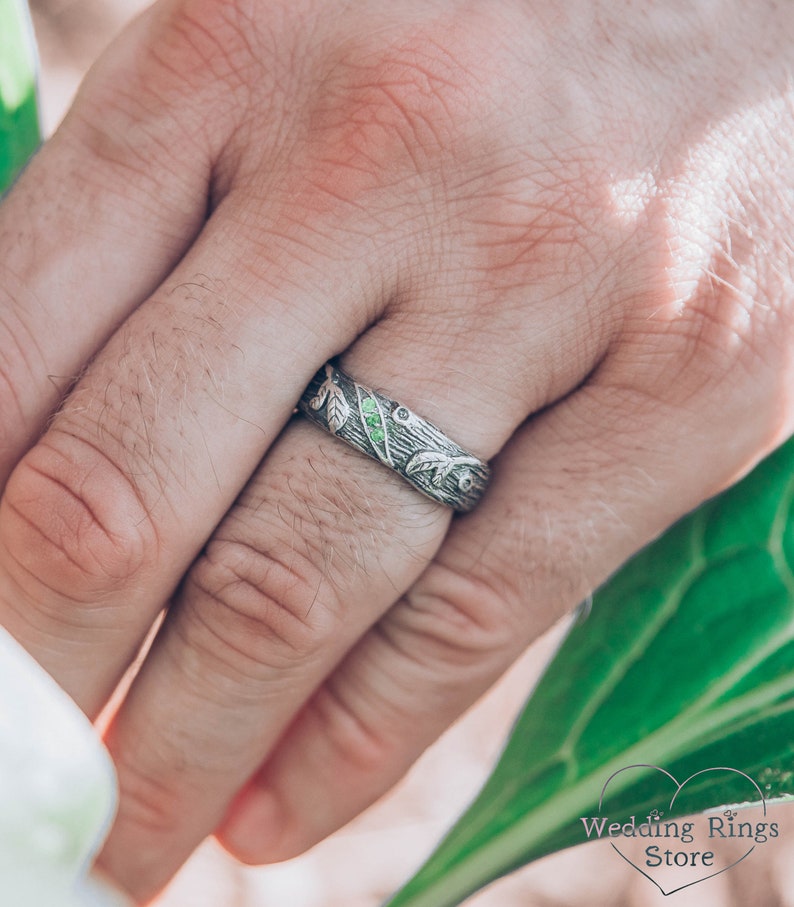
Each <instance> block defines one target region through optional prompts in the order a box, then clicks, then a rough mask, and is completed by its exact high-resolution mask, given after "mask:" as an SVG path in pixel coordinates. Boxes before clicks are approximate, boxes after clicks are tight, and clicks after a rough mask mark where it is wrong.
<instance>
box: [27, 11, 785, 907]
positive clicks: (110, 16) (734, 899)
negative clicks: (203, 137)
mask: <svg viewBox="0 0 794 907" xmlns="http://www.w3.org/2000/svg"><path fill="white" fill-rule="evenodd" d="M329 3H332V0H329ZM144 5H146V4H144V3H142V2H141V0H34V2H33V4H32V13H33V19H34V26H35V30H36V35H37V39H38V42H39V48H40V55H41V105H42V118H43V123H44V128H45V131H46V132H47V133H48V134H49V133H51V132H52V131H53V130H54V129H55V127H56V126H57V124H58V122H59V121H60V119H61V118H62V116H63V114H64V112H65V111H66V109H67V108H68V105H69V103H70V101H71V99H72V97H73V96H74V93H75V91H76V89H77V86H78V85H79V83H80V80H81V78H82V76H83V74H84V72H85V71H86V69H87V68H88V67H89V66H90V65H91V63H92V61H93V60H94V59H95V58H96V56H97V55H98V54H99V53H100V52H101V51H102V49H103V48H104V47H105V46H106V45H107V43H108V42H109V41H110V39H111V38H112V36H113V35H114V34H115V33H116V32H117V31H118V30H120V29H121V28H122V27H123V26H124V23H125V22H127V21H128V20H129V19H130V18H131V17H132V16H134V15H135V13H136V12H137V11H138V10H140V9H142V8H143V6H144ZM559 635H560V629H559V628H557V629H556V630H555V631H552V633H550V634H549V635H548V636H547V637H546V638H545V639H543V640H541V641H539V643H537V644H536V645H535V646H534V647H533V648H532V649H531V650H530V651H529V652H528V653H527V654H526V656H525V657H524V658H523V659H522V660H521V662H520V663H518V664H517V665H516V666H515V667H514V669H513V670H512V671H511V672H510V673H509V674H508V676H506V677H505V678H504V679H503V681H502V682H501V684H499V685H498V686H497V688H495V689H494V690H493V691H492V692H491V693H490V694H489V695H488V696H487V697H486V698H485V699H484V700H482V701H481V702H480V703H479V704H478V705H477V706H476V707H475V708H474V709H472V710H471V711H470V713H469V714H468V715H467V716H465V718H464V719H463V720H462V721H460V722H459V723H458V724H457V726H455V727H454V728H453V729H452V730H451V731H450V732H449V733H447V734H446V735H445V737H444V738H443V739H442V740H441V741H440V742H439V743H438V744H437V745H436V746H435V747H433V748H432V749H431V750H430V751H428V753H427V754H426V755H425V756H424V758H423V759H422V760H420V762H419V763H418V764H417V766H416V767H415V768H414V769H413V770H412V771H411V773H410V774H409V775H408V777H407V778H406V779H405V780H404V781H403V782H402V783H401V784H400V785H399V786H398V788H397V789H396V790H395V791H394V792H393V793H392V794H390V795H389V796H388V797H386V798H385V799H384V800H383V801H382V802H380V803H378V804H376V806H375V807H373V808H372V809H370V810H369V811H368V812H367V813H366V814H365V815H364V816H362V817H360V818H359V819H358V820H356V821H355V822H353V823H351V824H350V825H349V826H347V827H346V828H344V829H342V830H341V831H340V832H339V833H337V834H336V835H335V836H333V837H332V838H330V839H329V840H328V841H326V842H324V843H323V844H321V845H319V846H318V847H316V848H314V850H312V851H311V852H310V853H308V854H306V855H305V856H303V857H300V858H298V859H296V860H292V861H290V862H288V863H285V864H281V865H278V866H272V867H264V868H261V869H254V868H246V867H242V866H239V865H238V864H236V863H235V862H234V861H233V860H232V859H231V858H230V857H228V856H227V855H226V854H225V853H224V852H223V851H222V850H221V849H220V848H219V847H218V846H217V845H214V844H213V843H212V842H208V843H207V844H206V845H204V847H203V848H201V850H200V851H199V852H198V853H197V854H196V855H195V857H194V858H193V859H192V860H191V861H190V863H189V864H188V865H187V866H186V867H185V869H184V870H183V871H182V873H181V874H180V875H179V876H178V877H177V879H176V880H175V881H174V883H173V884H172V885H171V886H170V887H169V889H168V890H167V891H166V892H164V894H163V895H162V897H161V898H160V899H159V900H158V902H157V907H378V905H379V904H380V903H382V901H383V900H384V899H385V898H386V896H387V895H388V894H389V892H391V891H393V890H394V889H395V888H397V887H399V885H400V883H401V882H403V881H405V880H406V879H407V878H408V877H409V875H410V874H411V872H412V871H413V870H414V869H415V868H416V867H417V866H418V865H419V863H420V862H421V861H422V860H423V858H424V857H425V856H427V855H428V854H429V852H430V850H431V848H432V846H433V844H434V842H436V841H437V840H438V839H439V837H440V836H441V835H442V834H443V832H444V830H445V829H446V828H448V827H449V825H450V824H451V823H452V821H453V820H454V818H455V817H456V816H457V815H458V814H459V812H460V811H461V810H462V809H463V808H464V806H465V805H466V804H467V802H468V801H469V800H470V799H471V798H472V797H473V796H474V794H475V793H476V791H477V789H478V788H479V786H480V784H481V783H482V781H483V780H484V779H485V777H486V775H487V773H488V771H489V768H490V766H491V765H492V763H493V760H494V758H495V756H496V755H497V753H498V751H499V749H500V747H501V743H502V740H503V739H504V736H505V734H506V733H507V731H508V730H509V727H510V724H511V722H512V721H513V718H514V716H515V714H516V712H517V711H518V708H519V706H520V704H521V702H522V701H523V699H524V697H525V696H526V694H527V692H528V691H529V690H530V689H531V686H532V684H533V683H534V681H535V679H536V677H537V675H538V673H539V671H540V670H541V668H542V665H543V664H544V662H545V661H546V659H547V658H548V657H549V654H550V653H551V652H552V651H553V648H554V645H555V643H556V640H557V639H558V638H559ZM773 809H775V808H774V807H773ZM793 811H794V808H790V809H789V810H788V813H791V812H793ZM772 818H773V819H774V820H777V821H781V822H782V821H783V819H784V818H786V819H787V821H786V823H785V828H784V830H783V833H782V835H781V838H780V839H779V841H778V842H774V843H770V844H768V845H767V846H766V847H765V848H764V851H763V856H762V855H760V854H753V855H751V857H750V858H748V859H747V860H745V861H744V863H742V864H741V865H740V866H738V867H736V868H734V869H731V870H730V871H729V872H727V873H725V874H723V875H721V876H718V877H716V878H714V879H711V880H709V881H706V882H703V883H701V884H698V885H696V886H694V887H693V888H690V889H687V890H684V891H681V892H679V893H677V894H675V895H673V896H672V897H673V898H674V905H673V907H690V905H693V907H694V905H695V904H697V905H700V907H746V905H748V904H752V905H754V907H794V860H793V859H792V856H794V821H792V820H791V818H787V811H786V810H785V809H782V808H779V807H778V808H777V812H776V813H775V814H773V815H772ZM787 842H790V843H787ZM468 904H469V905H470V907H585V905H587V907H601V905H603V907H607V905H609V907H661V905H662V904H664V905H665V907H669V905H670V899H668V898H665V897H663V896H662V895H661V893H660V892H658V891H657V890H656V889H655V888H654V887H653V885H652V884H651V883H650V882H649V881H648V880H647V879H646V878H644V877H643V876H641V875H640V874H639V873H638V872H637V871H636V870H634V869H633V868H632V867H630V866H629V865H628V864H626V863H624V862H623V861H622V860H621V859H620V858H619V857H618V856H617V855H616V854H615V853H614V851H612V849H611V848H610V847H609V845H608V844H607V843H606V842H604V844H600V843H595V844H588V845H586V846H582V847H578V848H575V849H573V850H569V851H567V852H565V853H562V854H558V855H556V856H553V857H549V858H547V859H545V860H541V861H539V862H538V863H536V864H534V865H533V866H530V867H528V868H526V869H524V870H522V871H520V872H518V873H516V874H514V875H513V876H511V877H509V878H507V879H504V880H502V881H500V882H497V883H496V884H494V885H493V886H491V887H490V888H488V889H487V890H485V891H484V892H482V893H480V894H479V895H477V896H476V897H474V898H472V899H471V900H470V901H469V902H468Z"/></svg>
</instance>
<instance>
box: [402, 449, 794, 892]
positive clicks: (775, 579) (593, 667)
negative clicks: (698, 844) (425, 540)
mask: <svg viewBox="0 0 794 907" xmlns="http://www.w3.org/2000/svg"><path fill="white" fill-rule="evenodd" d="M793 502H794V440H792V441H789V442H788V443H787V444H785V445H784V446H783V447H781V448H780V449H778V450H777V451H776V452H775V453H774V454H773V455H772V456H770V457H769V458H768V459H766V460H765V461H764V462H763V463H761V464H760V465H759V466H758V467H757V468H756V469H755V470H754V471H753V472H752V473H751V474H750V475H749V476H748V477H746V478H745V479H744V480H743V481H742V482H740V483H739V484H738V485H736V486H734V487H733V488H732V489H729V490H728V491H726V492H724V493H723V494H722V495H720V496H719V497H717V498H715V499H713V500H711V501H709V502H707V503H706V504H704V505H703V506H702V507H701V508H700V509H699V510H697V511H695V512H694V513H693V514H691V515H690V516H688V517H686V518H685V519H683V520H681V521H680V522H679V523H677V524H676V525H675V526H674V527H673V528H672V529H670V530H669V531H668V532H667V533H666V534H665V535H663V536H662V537H661V538H660V539H658V540H657V541H656V542H654V543H653V544H652V545H650V546H649V547H648V548H646V549H645V550H644V551H642V552H641V553H640V554H638V555H637V556H636V557H635V558H633V559H632V560H631V561H629V563H628V564H626V565H625V566H624V567H623V568H622V569H621V570H620V571H619V572H618V573H617V574H616V575H615V576H614V577H612V579H611V580H610V581H609V582H608V583H607V584H606V585H605V586H604V587H603V588H602V589H601V590H599V592H598V593H597V594H596V596H595V597H594V603H593V610H592V613H591V615H590V617H589V618H588V619H586V620H585V621H582V622H580V623H578V624H577V625H575V626H574V627H573V628H572V630H571V631H570V633H569V635H568V637H567V638H566V640H565V642H564V643H563V644H562V646H561V647H560V649H559V651H558V652H557V655H556V656H555V658H554V659H553V660H552V662H551V664H550V665H549V666H548V668H547V670H546V672H545V674H544V676H543V677H542V678H541V681H540V682H539V684H538V686H537V688H536V689H535V691H534V693H533V695H532V696H531V697H530V699H529V701H528V702H527V704H526V706H525V707H524V711H523V712H522V714H521V716H520V717H519V719H518V722H517V724H516V726H515V728H514V730H513V733H512V735H511V737H510V740H509V742H508V744H507V746H506V748H505V750H504V752H503V754H502V757H501V759H500V761H499V763H498V765H497V766H496V768H495V769H494V771H493V774H492V775H491V777H490V779H489V780H488V781H487V783H486V785H485V787H484V788H483V790H482V791H481V792H480V794H479V796H478V797H477V798H476V800H475V801H474V803H473V804H472V805H471V806H470V807H469V809H468V811H467V812H466V813H465V814H464V816H463V817H462V818H461V819H460V820H459V821H458V823H457V824H456V825H455V827H454V828H453V829H452V831H451V832H450V833H449V834H448V836H447V837H446V838H445V839H444V841H442V843H441V844H440V846H439V847H438V849H437V850H436V852H435V853H434V854H433V855H432V857H431V858H430V860H429V861H428V862H427V863H426V864H425V866H424V867H422V869H420V871H419V872H418V874H417V875H416V876H415V877H414V878H413V879H412V880H411V881H410V882H409V883H408V884H407V885H406V886H405V888H403V889H402V890H401V891H400V892H398V893H397V894H396V895H395V896H394V898H392V900H390V901H389V902H388V907H452V905H455V904H459V903H460V902H461V901H462V900H464V899H465V898H466V897H468V896H469V895H470V894H472V893H473V892H474V891H476V890H477V889H479V888H481V887H482V886H483V885H485V884H487V883H488V882H490V881H492V880H493V879H495V878H497V877H498V876H501V875H504V874H505V873H507V872H510V871H512V870H513V869H516V868H517V867H519V866H521V865H523V864H524V863H528V862H530V861H532V860H535V859H537V858H538V857H541V856H544V855H545V854H548V853H551V852H553V851H556V850H561V849H563V848H565V847H570V846H572V845H575V844H579V843H582V842H583V841H585V840H586V836H585V833H584V830H583V826H582V823H581V821H580V817H582V816H597V815H598V814H599V798H600V797H601V793H602V790H603V788H604V785H605V783H606V782H607V779H609V778H610V776H611V775H612V774H613V773H615V772H620V770H621V769H624V768H626V767H627V766H637V765H645V766H648V765H650V766H661V767H663V768H664V769H665V770H667V771H669V772H670V773H671V774H672V775H673V776H675V778H676V779H678V780H679V781H682V782H683V781H684V780H685V779H687V778H688V777H689V776H690V775H693V774H695V773H697V772H703V774H701V775H699V776H698V777H697V778H695V779H693V780H692V781H691V782H689V783H688V784H687V785H686V797H685V798H683V797H682V798H681V801H682V802H681V803H680V805H676V806H675V807H674V808H673V809H672V810H670V811H669V812H668V814H667V816H666V818H673V817H674V816H676V815H682V814H692V813H695V812H698V811H703V810H706V809H711V808H715V807H718V806H720V805H722V804H726V803H737V804H738V803H744V802H747V801H748V800H752V799H755V800H756V801H757V802H758V801H760V798H759V797H758V796H755V797H753V794H752V791H750V792H749V793H748V790H749V787H748V782H747V779H745V778H742V777H741V776H740V775H738V774H733V775H732V776H731V777H727V773H726V772H723V773H715V772H711V773H709V772H705V771H703V770H704V769H708V768H712V767H715V766H729V767H731V768H733V769H737V770H738V771H740V772H745V773H746V774H747V775H749V776H750V777H751V778H752V779H754V780H756V781H758V783H759V784H760V785H761V786H762V790H763V796H764V799H765V800H767V801H768V800H771V799H786V798H789V797H791V796H792V795H794V772H792V767H794V572H792V571H793V570H794V519H792V506H793ZM731 778H732V779H733V780H731ZM670 785H671V782H670V781H669V779H668V778H666V777H665V776H664V775H663V774H661V773H660V772H658V771H654V770H653V769H650V768H643V769H632V770H631V771H626V772H621V773H620V774H619V775H617V776H616V777H615V778H614V779H613V780H612V781H611V782H610V784H609V816H610V820H612V819H619V820H620V821H625V820H626V819H628V817H629V816H631V815H633V814H636V815H637V816H638V817H639V816H645V815H647V810H650V809H652V808H654V807H655V806H658V805H660V804H661V803H667V802H669V799H670ZM673 789H675V786H674V785H673Z"/></svg>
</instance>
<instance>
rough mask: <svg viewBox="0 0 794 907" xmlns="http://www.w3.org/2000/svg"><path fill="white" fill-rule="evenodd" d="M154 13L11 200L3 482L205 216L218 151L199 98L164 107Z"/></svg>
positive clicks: (6, 227)
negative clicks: (147, 71)
mask: <svg viewBox="0 0 794 907" xmlns="http://www.w3.org/2000/svg"><path fill="white" fill-rule="evenodd" d="M150 18H151V15H148V16H145V17H144V18H143V19H142V20H141V21H140V22H139V23H137V25H136V27H135V28H134V29H133V30H131V32H130V33H129V34H127V35H125V37H124V39H123V40H122V41H120V42H118V43H117V44H116V45H115V47H114V49H113V51H112V52H111V55H110V56H109V57H107V58H106V59H105V62H104V63H103V64H102V65H101V66H100V67H99V70H98V71H97V72H95V73H94V74H93V75H92V76H91V77H90V78H89V80H88V82H87V83H86V85H85V86H84V87H83V89H82V91H81V93H80V96H79V98H78V100H77V103H76V105H75V107H74V109H73V111H72V112H71V114H70V115H69V116H68V118H67V120H66V121H65V123H64V124H63V125H62V127H61V128H60V129H59V131H58V132H57V133H56V135H55V136H54V137H53V139H52V140H51V141H50V142H48V143H47V144H46V145H45V146H44V147H43V148H42V149H41V151H40V152H39V153H38V154H37V155H36V157H35V158H34V160H33V161H32V163H31V164H30V165H29V167H28V168H27V170H26V171H25V172H24V173H23V175H22V177H21V178H20V179H19V181H18V183H17V185H16V186H15V187H14V189H13V191H12V192H11V193H10V194H9V195H8V197H7V198H6V199H4V201H3V204H2V206H0V350H2V355H0V486H1V485H2V483H4V481H5V479H6V478H7V476H8V474H9V472H10V469H11V467H12V466H13V464H14V462H15V461H16V460H17V459H18V458H19V456H20V455H21V453H22V452H23V451H24V449H25V448H26V447H27V446H28V445H29V444H30V443H31V441H32V440H33V439H34V438H35V436H37V435H38V433H39V432H40V430H41V428H42V426H43V424H44V422H45V420H46V419H47V417H48V416H49V415H50V413H51V412H52V410H53V409H54V407H55V405H56V404H57V402H58V401H59V399H60V397H61V396H62V394H63V393H64V391H65V390H66V389H67V388H68V387H69V386H70V385H71V384H72V383H73V382H74V380H75V378H76V376H77V375H78V373H79V372H80V370H81V369H82V367H83V365H84V363H85V362H86V361H87V360H88V359H89V358H90V357H91V355H92V354H93V353H94V352H95V351H96V350H97V349H99V348H100V347H101V346H102V344H103V343H104V341H105V340H106V339H107V337H108V336H109V335H110V333H111V332H112V330H113V329H114V328H115V327H116V326H117V325H118V324H119V322H120V321H121V320H122V319H123V317H124V316H125V315H126V314H127V313H128V312H130V311H131V310H132V309H133V308H134V307H135V306H136V305H137V304H138V303H140V302H141V301H142V300H143V299H144V298H145V297H146V296H147V295H148V294H149V293H151V292H152V291H153V290H154V288H155V287H156V286H157V285H158V284H159V283H160V281H161V280H162V279H163V278H164V276H165V275H166V274H167V272H168V271H169V270H170V269H171V267H172V266H173V265H174V264H175V262H176V261H177V260H178V259H179V257H180V256H181V255H182V254H183V252H184V250H185V249H186V248H187V246H188V245H189V243H190V241H191V239H192V237H193V236H194V235H195V233H196V232H197V230H198V229H199V227H200V225H201V223H202V222H203V220H204V216H205V212H206V209H207V197H208V190H209V180H210V168H211V160H210V149H209V148H207V149H202V148H200V147H198V146H197V144H196V142H195V140H194V138H192V136H193V135H194V134H195V130H196V125H197V124H196V116H195V112H194V111H195V102H194V104H192V105H189V106H188V105H185V107H184V108H183V109H182V110H181V111H180V114H179V115H178V116H166V115H165V113H166V107H167V102H166V100H165V99H164V98H161V97H157V96H155V95H154V94H153V93H152V91H150V90H147V88H146V86H145V84H144V83H143V81H142V79H141V77H140V71H141V70H140V69H139V67H144V66H145V65H146V63H147V61H148V60H149V57H150V53H147V52H144V51H143V49H142V48H141V46H140V40H139V38H140V35H141V33H142V32H144V31H145V30H146V29H147V28H148V25H149V19H150ZM166 87H167V86H164V90H165V88H166ZM196 90H197V92H198V94H199V96H201V93H202V86H201V85H196Z"/></svg>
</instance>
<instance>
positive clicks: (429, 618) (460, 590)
mask: <svg viewBox="0 0 794 907" xmlns="http://www.w3.org/2000/svg"><path fill="white" fill-rule="evenodd" d="M491 579H492V578H491V577H489V576H487V575H480V576H478V575H475V574H474V573H472V572H469V573H464V572H461V571H458V570H452V569H450V568H448V567H445V566H443V565H441V564H440V563H436V564H434V565H433V566H432V567H431V568H430V569H429V570H428V571H427V573H426V574H425V576H424V577H423V581H422V583H421V586H419V587H417V588H416V589H414V590H412V591H411V592H410V593H409V594H408V595H407V596H406V599H405V601H406V605H407V608H406V610H405V611H404V614H403V619H404V620H407V622H408V625H409V627H410V629H411V630H412V631H413V635H414V637H415V638H416V639H417V645H416V646H415V647H414V651H413V656H414V657H415V658H418V659H420V660H421V661H422V662H424V663H425V664H427V665H429V666H431V667H432V666H434V665H435V666H443V668H444V669H445V670H446V669H447V668H449V667H453V668H456V669H459V668H463V667H466V668H472V667H475V666H476V667H479V668H480V669H487V666H488V665H490V664H491V662H492V661H493V659H494V658H495V659H497V660H498V661H499V663H500V664H501V665H503V663H504V660H505V659H506V658H507V657H508V656H509V654H510V653H512V652H514V651H516V641H517V633H516V630H517V626H516V623H517V622H516V620H515V614H514V610H513V609H512V608H511V607H510V604H509V598H508V595H507V591H508V590H507V589H506V587H505V585H504V584H503V583H498V582H491V581H490V580H491ZM521 637H522V644H523V634H521ZM436 669H437V668H436Z"/></svg>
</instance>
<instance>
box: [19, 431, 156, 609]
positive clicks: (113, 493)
mask: <svg viewBox="0 0 794 907" xmlns="http://www.w3.org/2000/svg"><path fill="white" fill-rule="evenodd" d="M2 513H3V527H2V538H3V548H4V554H5V555H6V557H7V560H8V567H9V569H10V570H12V571H13V573H14V575H15V577H16V578H17V579H18V581H19V583H20V586H21V587H22V588H23V589H29V590H30V591H31V593H32V597H33V599H34V600H41V599H42V596H41V587H45V588H46V589H47V590H49V592H50V596H47V595H45V596H44V597H43V599H44V600H45V601H46V600H47V599H48V598H51V593H52V592H55V593H56V594H57V595H59V596H63V597H65V598H67V599H69V600H73V601H75V602H79V603H81V604H83V605H90V604H99V603H101V602H102V601H103V599H104V598H105V596H107V595H108V594H109V593H110V592H112V591H113V590H114V589H116V588H117V587H118V586H119V584H120V583H123V582H125V581H127V580H129V579H130V578H132V577H133V576H135V575H136V574H138V573H139V571H141V570H142V569H143V568H145V567H146V565H147V564H148V563H150V562H151V561H152V560H153V559H154V558H155V557H156V552H157V548H158V546H157V537H156V532H155V530H154V526H153V524H152V522H151V520H150V518H149V515H148V513H147V511H146V509H145V508H144V507H143V504H142V502H141V500H140V498H139V496H138V494H137V491H136V489H135V488H134V487H133V485H132V483H131V482H130V479H129V477H128V476H127V475H126V474H125V472H124V471H123V470H122V469H120V468H119V467H118V466H117V465H116V464H115V463H113V462H112V460H111V459H110V458H109V457H108V455H107V454H106V453H104V452H103V451H102V450H101V449H100V448H98V447H96V446H94V445H92V444H90V443H89V442H87V441H84V440H81V439H80V438H78V437H77V436H74V435H66V434H63V433H61V432H50V434H49V435H48V436H47V438H46V439H45V440H44V441H42V442H40V443H39V444H38V445H36V447H34V448H32V449H31V451H30V452H29V453H28V454H27V455H26V456H25V457H24V458H23V459H22V460H21V461H20V463H19V464H18V466H17V468H16V469H15V470H14V472H13V473H12V475H11V478H10V479H9V482H8V485H7V488H6V491H5V496H4V501H3V511H2ZM37 587H38V588H37Z"/></svg>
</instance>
